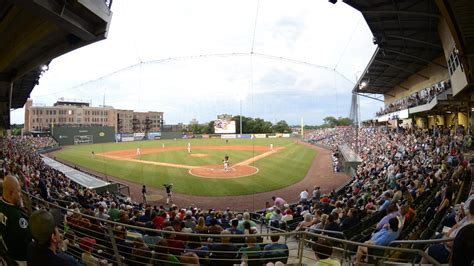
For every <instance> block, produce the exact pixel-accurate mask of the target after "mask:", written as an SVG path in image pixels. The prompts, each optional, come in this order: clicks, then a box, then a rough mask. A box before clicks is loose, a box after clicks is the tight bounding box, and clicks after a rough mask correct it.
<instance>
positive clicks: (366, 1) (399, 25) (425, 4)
mask: <svg viewBox="0 0 474 266" xmlns="http://www.w3.org/2000/svg"><path fill="white" fill-rule="evenodd" d="M344 2H345V3H346V4H348V5H350V6H352V7H354V8H355V9H357V10H359V11H360V12H361V13H362V15H363V16H364V18H365V20H366V22H367V24H368V26H369V28H370V30H371V31H372V33H373V35H374V39H373V41H374V44H377V45H378V48H377V50H376V51H375V53H374V55H373V56H372V59H371V60H370V62H369V64H368V66H367V68H366V69H365V71H364V73H363V74H362V75H361V76H360V78H359V81H358V83H357V84H356V86H355V87H354V89H353V91H358V92H364V93H374V94H384V93H386V92H388V91H389V90H391V89H392V88H393V87H396V86H399V84H400V83H401V82H402V81H404V80H406V79H407V78H408V77H409V76H411V75H413V74H416V75H419V76H420V77H422V78H425V79H429V77H426V76H424V75H422V74H418V73H417V72H418V71H420V70H421V69H422V68H424V67H426V66H427V65H429V64H436V65H437V66H439V67H442V68H446V66H444V65H440V64H437V63H432V61H433V60H435V59H436V58H438V57H440V56H441V55H443V48H442V46H441V40H440V38H439V35H438V20H439V18H440V14H439V11H438V7H437V6H436V3H435V2H434V1H432V0H419V1H392V0H344ZM362 82H366V83H367V85H366V86H364V87H362V86H359V84H362ZM402 88H403V87H402ZM403 89H407V90H408V88H403Z"/></svg>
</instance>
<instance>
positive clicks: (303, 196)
mask: <svg viewBox="0 0 474 266" xmlns="http://www.w3.org/2000/svg"><path fill="white" fill-rule="evenodd" d="M308 198H309V192H308V190H307V189H305V190H303V191H301V192H300V203H301V204H306V203H307V202H308Z"/></svg>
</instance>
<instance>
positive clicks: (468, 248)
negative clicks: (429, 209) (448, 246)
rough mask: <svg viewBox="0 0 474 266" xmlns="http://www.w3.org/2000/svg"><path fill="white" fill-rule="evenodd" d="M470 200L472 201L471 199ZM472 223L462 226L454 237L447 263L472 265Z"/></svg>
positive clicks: (473, 231)
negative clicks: (449, 259)
mask: <svg viewBox="0 0 474 266" xmlns="http://www.w3.org/2000/svg"><path fill="white" fill-rule="evenodd" d="M471 202H472V201H471ZM473 239H474V224H473V223H471V224H468V225H466V226H464V227H463V228H462V229H461V230H459V233H458V234H457V235H456V238H454V245H453V252H452V254H451V261H450V263H449V265H472V263H473V262H474V252H472V251H473V250H474V241H472V240H473Z"/></svg>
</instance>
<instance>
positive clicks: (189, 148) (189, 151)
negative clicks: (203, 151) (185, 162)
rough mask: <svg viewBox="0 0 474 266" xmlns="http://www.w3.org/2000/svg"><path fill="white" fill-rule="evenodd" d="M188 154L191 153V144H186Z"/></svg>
mask: <svg viewBox="0 0 474 266" xmlns="http://www.w3.org/2000/svg"><path fill="white" fill-rule="evenodd" d="M188 153H191V142H188Z"/></svg>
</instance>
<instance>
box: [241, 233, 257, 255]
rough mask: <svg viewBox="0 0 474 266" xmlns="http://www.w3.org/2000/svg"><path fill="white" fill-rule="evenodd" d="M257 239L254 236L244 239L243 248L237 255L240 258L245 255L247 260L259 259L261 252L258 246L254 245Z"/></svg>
mask: <svg viewBox="0 0 474 266" xmlns="http://www.w3.org/2000/svg"><path fill="white" fill-rule="evenodd" d="M256 242H257V238H255V237H254V236H248V237H246V238H245V243H246V246H245V247H241V248H240V249H239V252H238V254H239V255H240V256H242V255H246V256H247V257H248V258H249V259H255V258H259V257H260V256H261V255H262V250H261V249H260V246H258V245H256Z"/></svg>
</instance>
